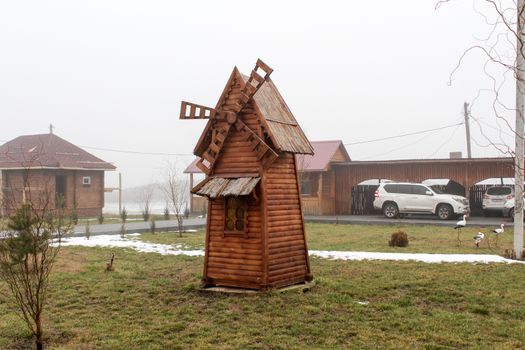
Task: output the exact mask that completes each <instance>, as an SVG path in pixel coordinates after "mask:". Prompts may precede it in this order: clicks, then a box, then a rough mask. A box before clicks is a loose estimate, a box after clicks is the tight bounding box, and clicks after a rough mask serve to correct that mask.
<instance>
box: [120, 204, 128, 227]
mask: <svg viewBox="0 0 525 350" xmlns="http://www.w3.org/2000/svg"><path fill="white" fill-rule="evenodd" d="M127 218H128V211H127V210H126V207H124V208H122V211H121V212H120V219H121V220H122V223H124V224H125V223H126V220H127Z"/></svg>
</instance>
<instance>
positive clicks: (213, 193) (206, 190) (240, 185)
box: [191, 177, 261, 198]
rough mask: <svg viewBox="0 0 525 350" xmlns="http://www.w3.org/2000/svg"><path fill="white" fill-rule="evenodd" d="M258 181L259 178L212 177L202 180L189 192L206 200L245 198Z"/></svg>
mask: <svg viewBox="0 0 525 350" xmlns="http://www.w3.org/2000/svg"><path fill="white" fill-rule="evenodd" d="M260 180H261V178H260V177H239V178H223V177H212V178H207V179H204V180H203V181H202V182H201V183H199V184H198V185H197V186H195V187H194V188H193V189H192V190H191V193H194V194H197V195H199V196H206V197H208V198H218V197H225V196H246V195H249V194H250V193H251V192H252V191H253V189H254V188H255V186H256V185H257V184H258V183H259V181H260Z"/></svg>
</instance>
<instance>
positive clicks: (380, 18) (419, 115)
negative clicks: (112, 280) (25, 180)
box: [0, 0, 514, 187]
mask: <svg viewBox="0 0 525 350" xmlns="http://www.w3.org/2000/svg"><path fill="white" fill-rule="evenodd" d="M435 3H436V1H428V0H424V1H421V0H412V1H386V0H378V1H323V2H319V1H315V2H314V1H264V2H249V1H184V2H179V1H130V0H121V1H71V0H68V1H65V0H64V1H2V2H0V118H1V121H2V123H1V127H0V140H1V142H2V143H3V142H5V141H8V140H10V139H13V138H15V137H16V136H19V135H25V134H37V133H46V132H48V125H49V124H50V123H52V124H53V125H54V126H55V127H56V128H55V133H56V134H57V135H59V136H60V137H63V138H65V139H66V140H68V141H70V142H72V143H74V144H76V145H79V146H84V147H97V148H107V149H117V150H130V151H142V152H161V153H176V154H186V155H188V156H152V155H147V156H146V155H136V154H125V153H117V152H110V151H100V150H94V149H90V148H86V150H87V151H89V152H91V153H93V154H95V155H96V156H98V157H101V158H102V159H104V160H106V161H109V162H113V163H114V164H115V165H116V166H117V167H118V171H120V172H122V173H123V178H124V187H130V186H136V185H141V184H145V183H149V182H152V181H156V180H158V179H159V175H158V174H159V172H160V169H161V168H162V166H163V163H164V162H165V161H166V160H171V161H177V163H178V164H179V166H180V168H181V169H182V168H183V167H184V166H185V165H186V164H187V163H188V162H189V161H191V160H192V158H193V157H192V156H189V155H190V154H191V153H192V150H193V147H194V146H195V143H196V142H197V140H198V138H199V136H200V133H201V131H202V129H203V127H204V125H205V122H204V121H181V120H178V114H179V107H180V101H181V100H188V101H192V102H195V103H199V104H204V105H209V106H214V105H215V103H216V101H217V99H218V98H219V96H220V94H221V92H222V89H223V88H224V85H225V83H226V80H227V79H228V77H229V74H230V73H231V70H232V69H233V67H234V66H237V67H239V69H240V70H241V71H242V72H249V71H250V70H251V69H252V68H253V65H254V64H255V61H256V59H257V58H261V59H263V60H264V61H265V62H266V63H268V64H269V65H270V66H271V67H272V68H274V72H273V74H272V80H273V81H274V82H275V84H276V86H277V87H278V89H279V90H280V92H281V94H282V95H283V97H284V99H285V100H286V102H287V104H288V106H289V107H290V109H291V110H292V112H293V113H294V115H295V117H296V119H297V120H298V122H299V123H300V124H301V126H302V128H303V130H304V131H305V133H306V135H307V136H308V137H309V139H310V140H312V141H315V140H330V139H341V140H343V141H344V142H345V143H353V142H359V141H364V140H370V139H376V138H382V137H388V136H392V135H398V134H403V133H409V132H414V131H419V130H425V129H431V128H437V127H441V126H445V125H450V124H454V123H458V122H461V121H462V120H463V115H462V111H463V102H464V101H472V100H473V99H474V98H475V97H476V95H477V94H478V91H479V89H480V88H483V87H485V88H486V87H487V86H490V79H488V77H487V76H486V75H485V74H484V73H483V62H484V59H483V58H482V57H481V55H480V54H476V53H474V54H472V55H469V56H468V57H467V58H466V59H465V60H464V61H463V64H462V66H461V67H460V69H459V71H458V72H457V74H456V75H455V80H454V81H453V84H452V85H451V86H449V85H447V82H448V79H449V74H450V73H451V71H452V70H453V69H454V67H455V66H456V64H457V62H458V59H459V58H460V56H461V54H462V52H463V51H464V50H465V49H466V48H468V47H469V46H471V45H474V44H476V43H478V41H477V40H476V38H475V36H476V37H482V36H483V35H484V34H485V33H486V32H487V25H486V24H485V22H484V20H483V18H482V17H480V16H479V15H478V14H476V13H475V11H473V7H472V2H471V1H460V0H458V1H456V2H452V3H449V4H446V6H442V7H441V8H440V9H439V10H437V11H436V10H435V9H434V6H435ZM512 87H513V85H512V81H511V80H510V84H507V86H505V87H504V88H503V90H502V91H501V93H502V95H503V96H504V97H505V98H506V99H507V100H509V101H512V99H513V96H514V95H513V91H512ZM473 113H475V116H476V117H477V118H479V120H481V121H483V122H484V124H483V125H485V127H484V128H485V129H484V132H485V133H486V134H487V135H489V136H492V137H495V138H499V137H500V136H501V138H502V139H503V140H504V141H505V142H507V143H508V144H513V139H512V137H510V135H507V134H506V133H500V132H498V131H497V129H498V128H500V125H502V122H501V121H498V120H496V118H495V117H494V113H493V111H492V109H491V101H490V98H489V97H487V96H483V95H482V96H481V97H480V98H479V99H477V102H476V105H475V109H474V110H473ZM512 123H513V122H512ZM472 135H473V138H474V139H475V140H477V141H478V143H480V144H483V143H486V142H484V139H483V136H482V135H481V133H480V130H479V125H477V124H473V125H472ZM472 146H473V155H474V156H476V157H486V156H498V155H499V153H498V151H497V150H495V149H494V148H491V147H480V146H478V145H477V144H476V143H473V145H472ZM347 149H348V151H349V154H350V157H351V158H352V159H354V160H370V159H403V158H405V159H406V158H446V157H448V154H449V152H450V151H462V152H463V154H466V144H465V131H464V127H463V126H460V127H454V128H449V129H445V130H442V131H439V132H434V133H427V134H422V135H417V136H411V137H406V138H400V139H395V140H390V141H384V142H375V143H370V144H366V145H350V146H347ZM116 174H117V173H116V172H115V173H108V174H107V176H106V179H107V184H106V185H107V186H114V185H116V178H117V177H116Z"/></svg>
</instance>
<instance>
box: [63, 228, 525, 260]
mask: <svg viewBox="0 0 525 350" xmlns="http://www.w3.org/2000/svg"><path fill="white" fill-rule="evenodd" d="M138 236H140V233H130V234H127V235H125V236H124V238H122V237H120V236H119V235H97V236H91V237H90V239H87V238H86V237H70V238H64V239H63V240H62V246H66V247H67V246H83V247H109V248H131V249H134V250H136V251H138V252H142V253H158V254H162V255H187V256H204V250H202V249H185V248H187V247H185V246H184V245H182V244H159V243H150V242H143V241H141V240H139V239H137V237H138ZM309 254H310V255H311V256H315V257H318V258H323V259H330V260H357V261H360V260H388V261H419V262H425V263H434V264H440V263H472V264H476V263H483V264H488V263H507V264H525V261H517V260H511V259H505V258H504V257H501V256H499V255H484V254H427V253H377V252H345V251H328V250H310V251H309Z"/></svg>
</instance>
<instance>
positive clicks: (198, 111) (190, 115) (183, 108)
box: [180, 101, 222, 119]
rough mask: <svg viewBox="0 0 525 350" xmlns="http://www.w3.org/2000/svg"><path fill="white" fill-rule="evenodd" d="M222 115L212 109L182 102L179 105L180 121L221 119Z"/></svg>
mask: <svg viewBox="0 0 525 350" xmlns="http://www.w3.org/2000/svg"><path fill="white" fill-rule="evenodd" d="M218 116H222V113H220V112H218V111H217V110H216V109H214V108H210V107H206V106H201V105H198V104H195V103H191V102H186V101H182V102H181V104H180V119H221V118H218Z"/></svg>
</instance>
